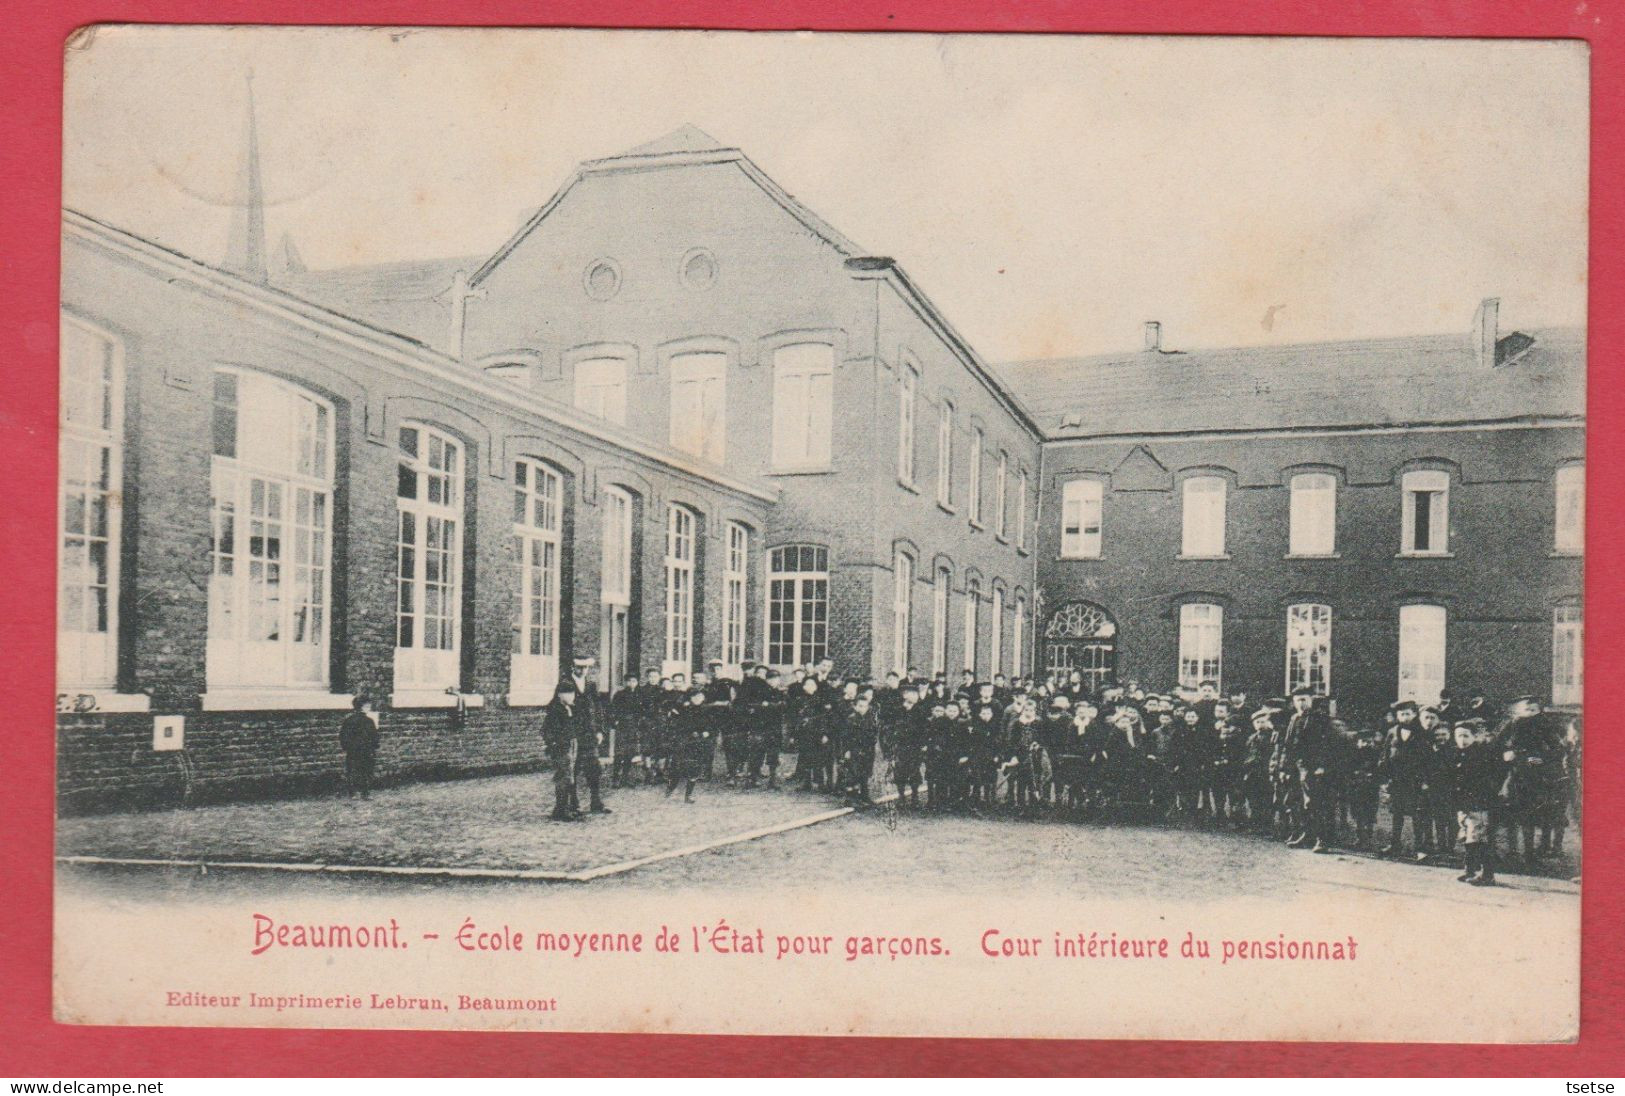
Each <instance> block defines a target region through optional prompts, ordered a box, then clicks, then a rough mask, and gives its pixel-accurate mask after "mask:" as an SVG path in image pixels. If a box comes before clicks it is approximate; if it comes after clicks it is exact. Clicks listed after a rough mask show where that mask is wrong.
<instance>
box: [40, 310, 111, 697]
mask: <svg viewBox="0 0 1625 1096" xmlns="http://www.w3.org/2000/svg"><path fill="white" fill-rule="evenodd" d="M61 368H62V399H61V413H60V418H59V420H58V421H59V424H60V432H59V437H58V454H59V461H60V463H59V465H58V472H59V477H60V483H59V490H60V498H59V504H60V505H59V520H60V523H61V527H60V529H59V530H58V533H59V536H58V538H57V545H58V551H59V553H60V554H59V556H58V563H57V671H56V672H57V679H58V682H59V683H60V684H62V685H83V686H107V687H110V686H112V685H113V684H115V681H114V679H115V678H116V677H117V676H118V674H117V670H118V565H119V531H120V522H121V511H122V509H123V503H122V499H123V492H122V491H121V490H120V489H119V485H120V482H121V480H120V477H121V476H122V474H123V472H122V468H123V456H124V429H123V414H122V411H123V406H124V397H123V375H122V360H121V358H120V356H119V348H118V345H117V344H116V343H115V342H114V341H113V340H112V339H111V338H108V337H107V336H105V335H103V334H101V333H100V332H98V331H95V330H92V329H91V328H89V327H86V326H85V325H83V324H81V323H79V322H77V321H75V320H71V319H69V318H67V317H63V319H62V362H61Z"/></svg>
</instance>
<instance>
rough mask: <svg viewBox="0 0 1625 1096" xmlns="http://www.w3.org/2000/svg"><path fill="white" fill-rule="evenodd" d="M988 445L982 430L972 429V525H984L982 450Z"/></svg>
mask: <svg viewBox="0 0 1625 1096" xmlns="http://www.w3.org/2000/svg"><path fill="white" fill-rule="evenodd" d="M985 446H986V443H985V441H984V439H983V435H982V428H981V427H980V426H976V427H972V428H971V432H970V472H969V475H970V520H971V522H972V524H975V525H980V524H981V523H982V450H983V449H984V448H985Z"/></svg>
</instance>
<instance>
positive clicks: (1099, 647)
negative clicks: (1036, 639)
mask: <svg viewBox="0 0 1625 1096" xmlns="http://www.w3.org/2000/svg"><path fill="white" fill-rule="evenodd" d="M1116 666H1117V622H1116V621H1115V620H1113V619H1112V617H1111V614H1110V613H1108V612H1106V610H1105V609H1102V608H1101V607H1100V606H1098V605H1094V604H1091V603H1090V602H1087V601H1073V602H1068V603H1067V604H1065V605H1062V606H1061V607H1060V608H1059V609H1056V610H1055V615H1053V616H1051V617H1050V618H1049V624H1048V625H1047V626H1046V627H1045V629H1044V668H1045V669H1046V670H1047V671H1049V672H1050V673H1056V674H1060V675H1062V676H1063V677H1064V676H1067V675H1069V674H1070V673H1071V672H1072V671H1073V670H1076V671H1078V673H1079V674H1080V675H1081V676H1082V677H1083V683H1084V685H1085V686H1086V687H1087V688H1089V689H1091V690H1095V689H1099V688H1100V686H1101V685H1102V684H1104V683H1105V681H1106V680H1107V679H1108V678H1110V677H1111V676H1112V674H1113V673H1114V672H1115V670H1116Z"/></svg>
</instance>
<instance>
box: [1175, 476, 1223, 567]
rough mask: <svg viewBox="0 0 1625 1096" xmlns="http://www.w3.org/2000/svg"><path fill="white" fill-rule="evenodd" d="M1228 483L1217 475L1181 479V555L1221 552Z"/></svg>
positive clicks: (1210, 554) (1208, 554)
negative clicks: (1182, 482) (1182, 527)
mask: <svg viewBox="0 0 1625 1096" xmlns="http://www.w3.org/2000/svg"><path fill="white" fill-rule="evenodd" d="M1228 486H1229V485H1228V484H1226V483H1225V481H1224V479H1223V478H1221V477H1219V476H1192V477H1190V478H1189V479H1187V480H1186V481H1185V485H1184V488H1183V496H1182V497H1183V499H1184V507H1183V510H1184V514H1183V519H1184V523H1183V524H1184V530H1183V536H1182V538H1181V542H1180V549H1179V551H1180V554H1181V555H1185V556H1222V555H1224V497H1225V490H1226V488H1227V487H1228Z"/></svg>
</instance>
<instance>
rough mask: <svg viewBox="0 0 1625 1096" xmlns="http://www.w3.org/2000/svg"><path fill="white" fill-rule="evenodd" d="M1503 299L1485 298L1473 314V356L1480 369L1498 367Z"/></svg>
mask: <svg viewBox="0 0 1625 1096" xmlns="http://www.w3.org/2000/svg"><path fill="white" fill-rule="evenodd" d="M1500 316H1501V298H1499V297H1485V298H1484V299H1483V300H1482V301H1480V302H1479V304H1478V311H1477V312H1475V313H1473V356H1474V357H1475V358H1476V359H1477V361H1478V367H1479V368H1480V369H1492V368H1494V366H1495V365H1496V361H1495V343H1496V339H1497V337H1498V335H1499V334H1500Z"/></svg>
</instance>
